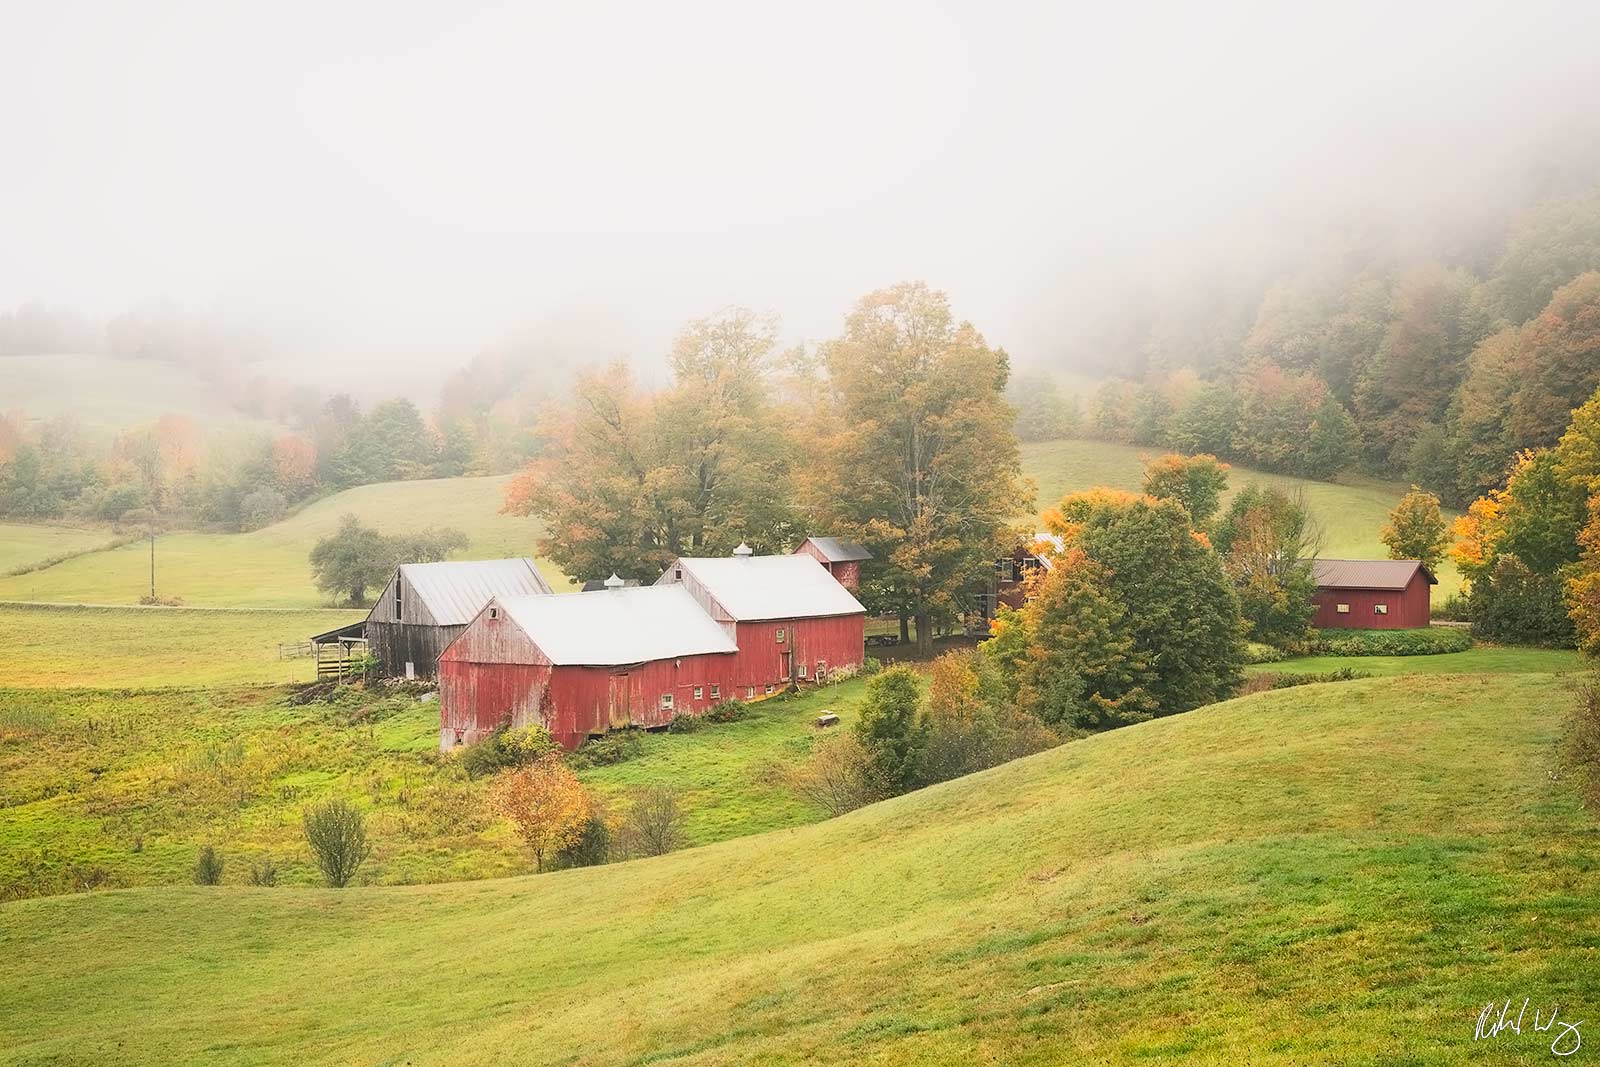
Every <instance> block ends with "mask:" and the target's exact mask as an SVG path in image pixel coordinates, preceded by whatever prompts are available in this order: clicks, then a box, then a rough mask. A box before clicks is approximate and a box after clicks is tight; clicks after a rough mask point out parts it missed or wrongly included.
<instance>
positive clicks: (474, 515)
mask: <svg viewBox="0 0 1600 1067" xmlns="http://www.w3.org/2000/svg"><path fill="white" fill-rule="evenodd" d="M1149 454H1151V450H1148V449H1138V448H1133V447H1130V446H1125V445H1113V444H1106V443H1104V442H1098V441H1077V440H1074V441H1052V442H1046V443H1043V444H1030V445H1024V446H1023V450H1022V457H1023V468H1024V472H1025V473H1026V474H1027V475H1028V476H1029V477H1030V478H1032V479H1033V480H1034V482H1035V483H1036V484H1037V486H1038V489H1039V493H1038V503H1039V506H1040V507H1041V508H1043V507H1046V506H1049V505H1050V504H1053V503H1055V502H1056V501H1057V500H1059V499H1060V498H1061V497H1062V496H1063V495H1065V494H1066V493H1068V492H1070V491H1073V490H1077V489H1087V488H1090V487H1092V486H1096V485H1107V486H1113V487H1116V488H1122V489H1137V488H1139V485H1140V481H1141V478H1142V474H1143V457H1145V456H1146V455H1149ZM506 480H507V479H506V478H505V477H498V476H497V477H482V478H448V479H435V480H428V481H413V482H389V483H384V484H380V485H367V486H361V487H359V488H356V489H349V490H346V491H344V492H342V493H338V494H335V495H333V496H331V497H327V498H325V499H322V500H319V501H317V502H315V503H313V504H311V505H309V506H308V507H306V508H304V509H303V510H301V511H300V512H298V513H296V514H295V515H292V516H290V517H289V518H287V519H285V520H283V521H282V522H279V523H276V524H274V525H272V526H268V527H266V528H265V529H262V530H257V531H255V532H252V533H243V534H213V533H175V534H169V535H167V536H165V537H163V538H161V539H160V541H159V542H158V544H157V549H156V585H157V591H158V592H159V593H160V594H161V595H162V596H168V597H178V598H180V599H182V600H183V602H184V603H186V604H195V605H202V606H216V607H287V608H315V607H322V606H326V604H327V602H328V598H327V597H326V596H325V595H324V594H322V593H320V592H319V591H318V590H317V589H316V587H315V585H314V583H313V581H312V575H311V565H310V562H309V559H308V557H309V555H310V552H311V548H312V546H313V545H315V544H316V542H317V540H318V538H321V537H325V536H327V535H328V534H329V533H331V532H332V531H333V530H334V529H335V528H336V527H337V525H338V522H339V519H340V517H341V516H342V515H345V514H354V515H357V516H359V517H360V518H361V519H362V521H364V522H366V523H368V524H369V525H372V526H376V527H377V528H378V529H380V530H382V531H384V532H386V533H400V532H405V531H414V530H419V529H423V528H425V527H429V526H452V527H455V528H456V529H459V530H461V531H463V532H464V533H466V534H467V536H468V538H469V539H470V544H469V546H468V547H467V549H466V550H465V551H464V552H462V553H461V554H460V558H463V559H472V558H479V559H482V558H494V557H501V556H517V555H530V554H533V553H534V552H535V551H536V547H535V546H536V542H537V538H538V535H539V527H538V525H537V523H535V522H534V521H533V520H529V519H521V518H516V517H513V516H508V515H502V514H500V510H499V509H500V506H501V503H502V501H503V499H504V494H505V484H506ZM1255 482H1263V483H1270V484H1274V485H1280V486H1283V487H1285V488H1290V489H1294V488H1300V489H1303V490H1304V492H1305V494H1306V499H1307V501H1308V502H1309V503H1310V505H1311V510H1312V514H1313V516H1314V517H1315V519H1316V520H1317V521H1318V523H1319V524H1320V525H1321V527H1322V529H1323V531H1324V534H1325V537H1324V541H1323V554H1324V555H1327V556H1346V557H1357V558H1359V557H1367V556H1374V557H1379V558H1381V557H1383V556H1385V555H1386V554H1387V553H1386V551H1385V550H1384V547H1383V545H1382V543H1381V542H1380V541H1379V540H1378V531H1379V530H1380V529H1381V527H1382V526H1383V523H1384V520H1385V518H1386V516H1387V515H1388V512H1389V509H1391V508H1392V507H1393V506H1394V505H1395V503H1396V502H1397V501H1398V500H1399V499H1400V497H1401V496H1402V495H1403V494H1404V493H1405V490H1406V487H1405V486H1403V485H1399V484H1397V483H1388V482H1376V481H1367V480H1351V481H1349V482H1348V483H1345V482H1341V483H1329V482H1313V481H1307V480H1304V479H1297V478H1286V477H1281V476H1278V475H1271V474H1264V473H1261V472H1258V471H1250V470H1247V469H1245V468H1242V467H1235V468H1233V470H1232V472H1231V476H1230V484H1231V488H1232V489H1233V490H1237V489H1238V488H1240V487H1242V486H1244V485H1247V484H1251V483H1255ZM4 536H5V535H4V534H3V532H0V538H3V537H4ZM12 536H13V537H17V538H19V539H24V538H25V537H26V535H23V534H14V535H12ZM48 539H49V538H48V535H39V536H38V537H36V538H34V540H35V541H36V542H40V543H42V542H45V541H47V540H48ZM5 543H6V542H5V541H4V540H3V539H0V553H3V552H4V551H5V548H4V546H5ZM86 547H92V546H86ZM36 551H37V548H28V549H18V550H15V551H13V554H14V555H19V556H25V555H27V554H28V553H30V552H36ZM47 554H48V555H54V554H56V553H55V552H49V553H47ZM38 558H43V557H38ZM539 567H540V570H541V571H543V573H544V575H545V577H546V578H547V579H548V580H549V581H550V583H551V584H552V585H553V586H554V587H555V588H556V589H557V590H558V591H561V590H568V589H571V588H572V586H571V585H570V584H569V583H568V582H567V581H566V576H564V575H563V574H562V573H561V572H560V570H559V568H557V567H556V566H555V565H554V564H552V563H551V562H550V561H549V560H547V559H541V560H539ZM584 577H591V576H587V575H586V576H584ZM1439 579H1440V585H1439V587H1438V588H1436V589H1435V590H1434V598H1435V601H1436V602H1440V601H1442V600H1443V599H1444V598H1445V597H1447V596H1449V595H1450V594H1452V593H1454V592H1456V591H1457V590H1459V588H1460V577H1459V575H1458V574H1457V573H1456V571H1455V568H1454V565H1453V564H1449V563H1447V564H1445V565H1444V566H1443V567H1442V568H1441V569H1440V574H1439ZM149 580H150V579H149V557H148V548H147V546H145V545H142V544H135V545H128V546H125V547H123V548H119V549H114V550H111V551H105V552H92V553H89V554H87V555H83V556H79V557H77V558H74V559H70V560H67V561H65V562H63V563H59V564H57V565H55V566H53V567H49V568H46V569H43V570H39V571H33V572H31V573H28V574H22V575H14V576H11V577H0V600H28V601H48V602H67V603H91V604H129V603H135V602H137V601H138V599H139V598H140V597H141V596H143V595H144V594H146V593H147V592H149Z"/></svg>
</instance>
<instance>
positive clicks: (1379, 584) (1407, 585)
mask: <svg viewBox="0 0 1600 1067" xmlns="http://www.w3.org/2000/svg"><path fill="white" fill-rule="evenodd" d="M1311 570H1312V575H1313V576H1314V577H1315V579H1316V582H1317V592H1316V594H1315V600H1316V605H1317V610H1316V614H1315V615H1314V616H1313V617H1312V620H1311V624H1312V625H1313V626H1316V627H1318V628H1319V629H1324V630H1336V629H1346V630H1408V629H1412V628H1414V627H1418V626H1427V625H1428V620H1429V615H1430V608H1431V604H1430V601H1431V598H1432V588H1431V587H1432V586H1435V585H1438V584H1439V580H1438V579H1437V578H1435V577H1434V576H1433V572H1432V571H1430V570H1429V569H1428V568H1427V567H1426V566H1424V565H1423V564H1422V562H1421V561H1420V560H1414V559H1316V560H1312V561H1311Z"/></svg>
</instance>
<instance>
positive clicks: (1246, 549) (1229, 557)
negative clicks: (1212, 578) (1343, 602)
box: [1212, 485, 1319, 646]
mask: <svg viewBox="0 0 1600 1067" xmlns="http://www.w3.org/2000/svg"><path fill="white" fill-rule="evenodd" d="M1212 540H1213V541H1214V543H1215V545H1216V550H1217V553H1218V555H1219V556H1220V557H1221V559H1222V569H1223V571H1224V572H1225V573H1226V574H1227V575H1228V578H1229V579H1230V580H1231V581H1232V582H1233V587H1234V591H1235V592H1236V593H1237V594H1238V597H1239V614H1240V615H1241V616H1242V617H1243V618H1244V621H1245V625H1246V626H1247V627H1248V632H1249V636H1250V638H1251V639H1252V640H1255V641H1263V642H1266V643H1268V644H1272V645H1278V646H1283V645H1288V644H1291V643H1293V642H1295V641H1298V640H1301V639H1302V638H1304V637H1305V636H1306V634H1307V632H1308V631H1309V630H1310V627H1311V616H1312V615H1313V614H1314V613H1315V604H1314V603H1313V600H1312V597H1313V594H1314V593H1315V592H1316V588H1317V583H1316V579H1315V578H1314V577H1313V576H1312V571H1311V560H1312V558H1313V557H1315V556H1316V554H1317V550H1318V540H1319V535H1318V531H1317V529H1316V527H1315V526H1314V525H1313V524H1312V522H1311V517H1310V510H1309V509H1308V508H1307V506H1306V502H1305V497H1304V494H1303V493H1300V492H1296V493H1293V494H1291V493H1288V492H1285V491H1284V490H1282V489H1278V488H1276V487H1272V486H1262V485H1247V486H1245V487H1244V489H1242V490H1241V491H1240V492H1239V494H1238V495H1237V496H1236V497H1234V499H1233V502H1232V503H1231V504H1230V505H1229V506H1228V512H1227V514H1226V515H1224V516H1223V518H1222V520H1221V521H1220V522H1218V523H1217V527H1216V529H1215V531H1213V534H1212Z"/></svg>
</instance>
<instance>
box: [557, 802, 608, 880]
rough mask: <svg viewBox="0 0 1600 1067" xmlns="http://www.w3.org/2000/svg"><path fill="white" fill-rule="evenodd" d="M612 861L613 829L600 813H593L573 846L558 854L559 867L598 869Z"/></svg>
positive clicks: (568, 846)
mask: <svg viewBox="0 0 1600 1067" xmlns="http://www.w3.org/2000/svg"><path fill="white" fill-rule="evenodd" d="M610 859H611V827H610V826H608V825H607V824H606V820H605V817H604V816H603V815H602V814H600V813H599V812H591V813H590V815H589V821H588V822H586V823H584V824H583V830H582V832H580V833H579V834H578V837H577V839H576V840H575V841H573V842H572V843H571V844H569V845H567V846H566V847H565V848H563V849H561V851H559V852H557V853H556V864H555V865H556V866H557V867H598V866H600V865H601V864H602V863H606V862H608V861H609V860H610Z"/></svg>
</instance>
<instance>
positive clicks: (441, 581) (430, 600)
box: [400, 556, 551, 626]
mask: <svg viewBox="0 0 1600 1067" xmlns="http://www.w3.org/2000/svg"><path fill="white" fill-rule="evenodd" d="M400 575H401V577H402V578H404V579H405V581H406V583H407V584H408V585H410V586H411V591H412V592H413V593H415V594H416V595H417V597H418V598H419V599H420V600H421V601H422V602H423V603H424V604H426V605H427V607H428V611H429V613H430V614H432V615H433V619H434V622H435V623H437V624H438V625H440V626H460V625H462V624H465V623H469V622H471V621H472V620H473V618H474V617H475V616H476V615H477V614H478V612H479V611H481V610H482V609H483V606H484V605H485V604H487V603H488V602H489V598H490V597H497V596H527V595H533V594H539V593H545V594H548V593H549V592H550V591H551V590H550V584H549V583H548V582H546V581H545V580H544V576H543V575H542V574H540V573H539V568H538V567H536V566H534V563H533V560H531V559H528V558H527V557H526V556H523V557H519V558H516V559H473V560H446V561H445V562H443V563H402V564H401V565H400Z"/></svg>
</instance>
